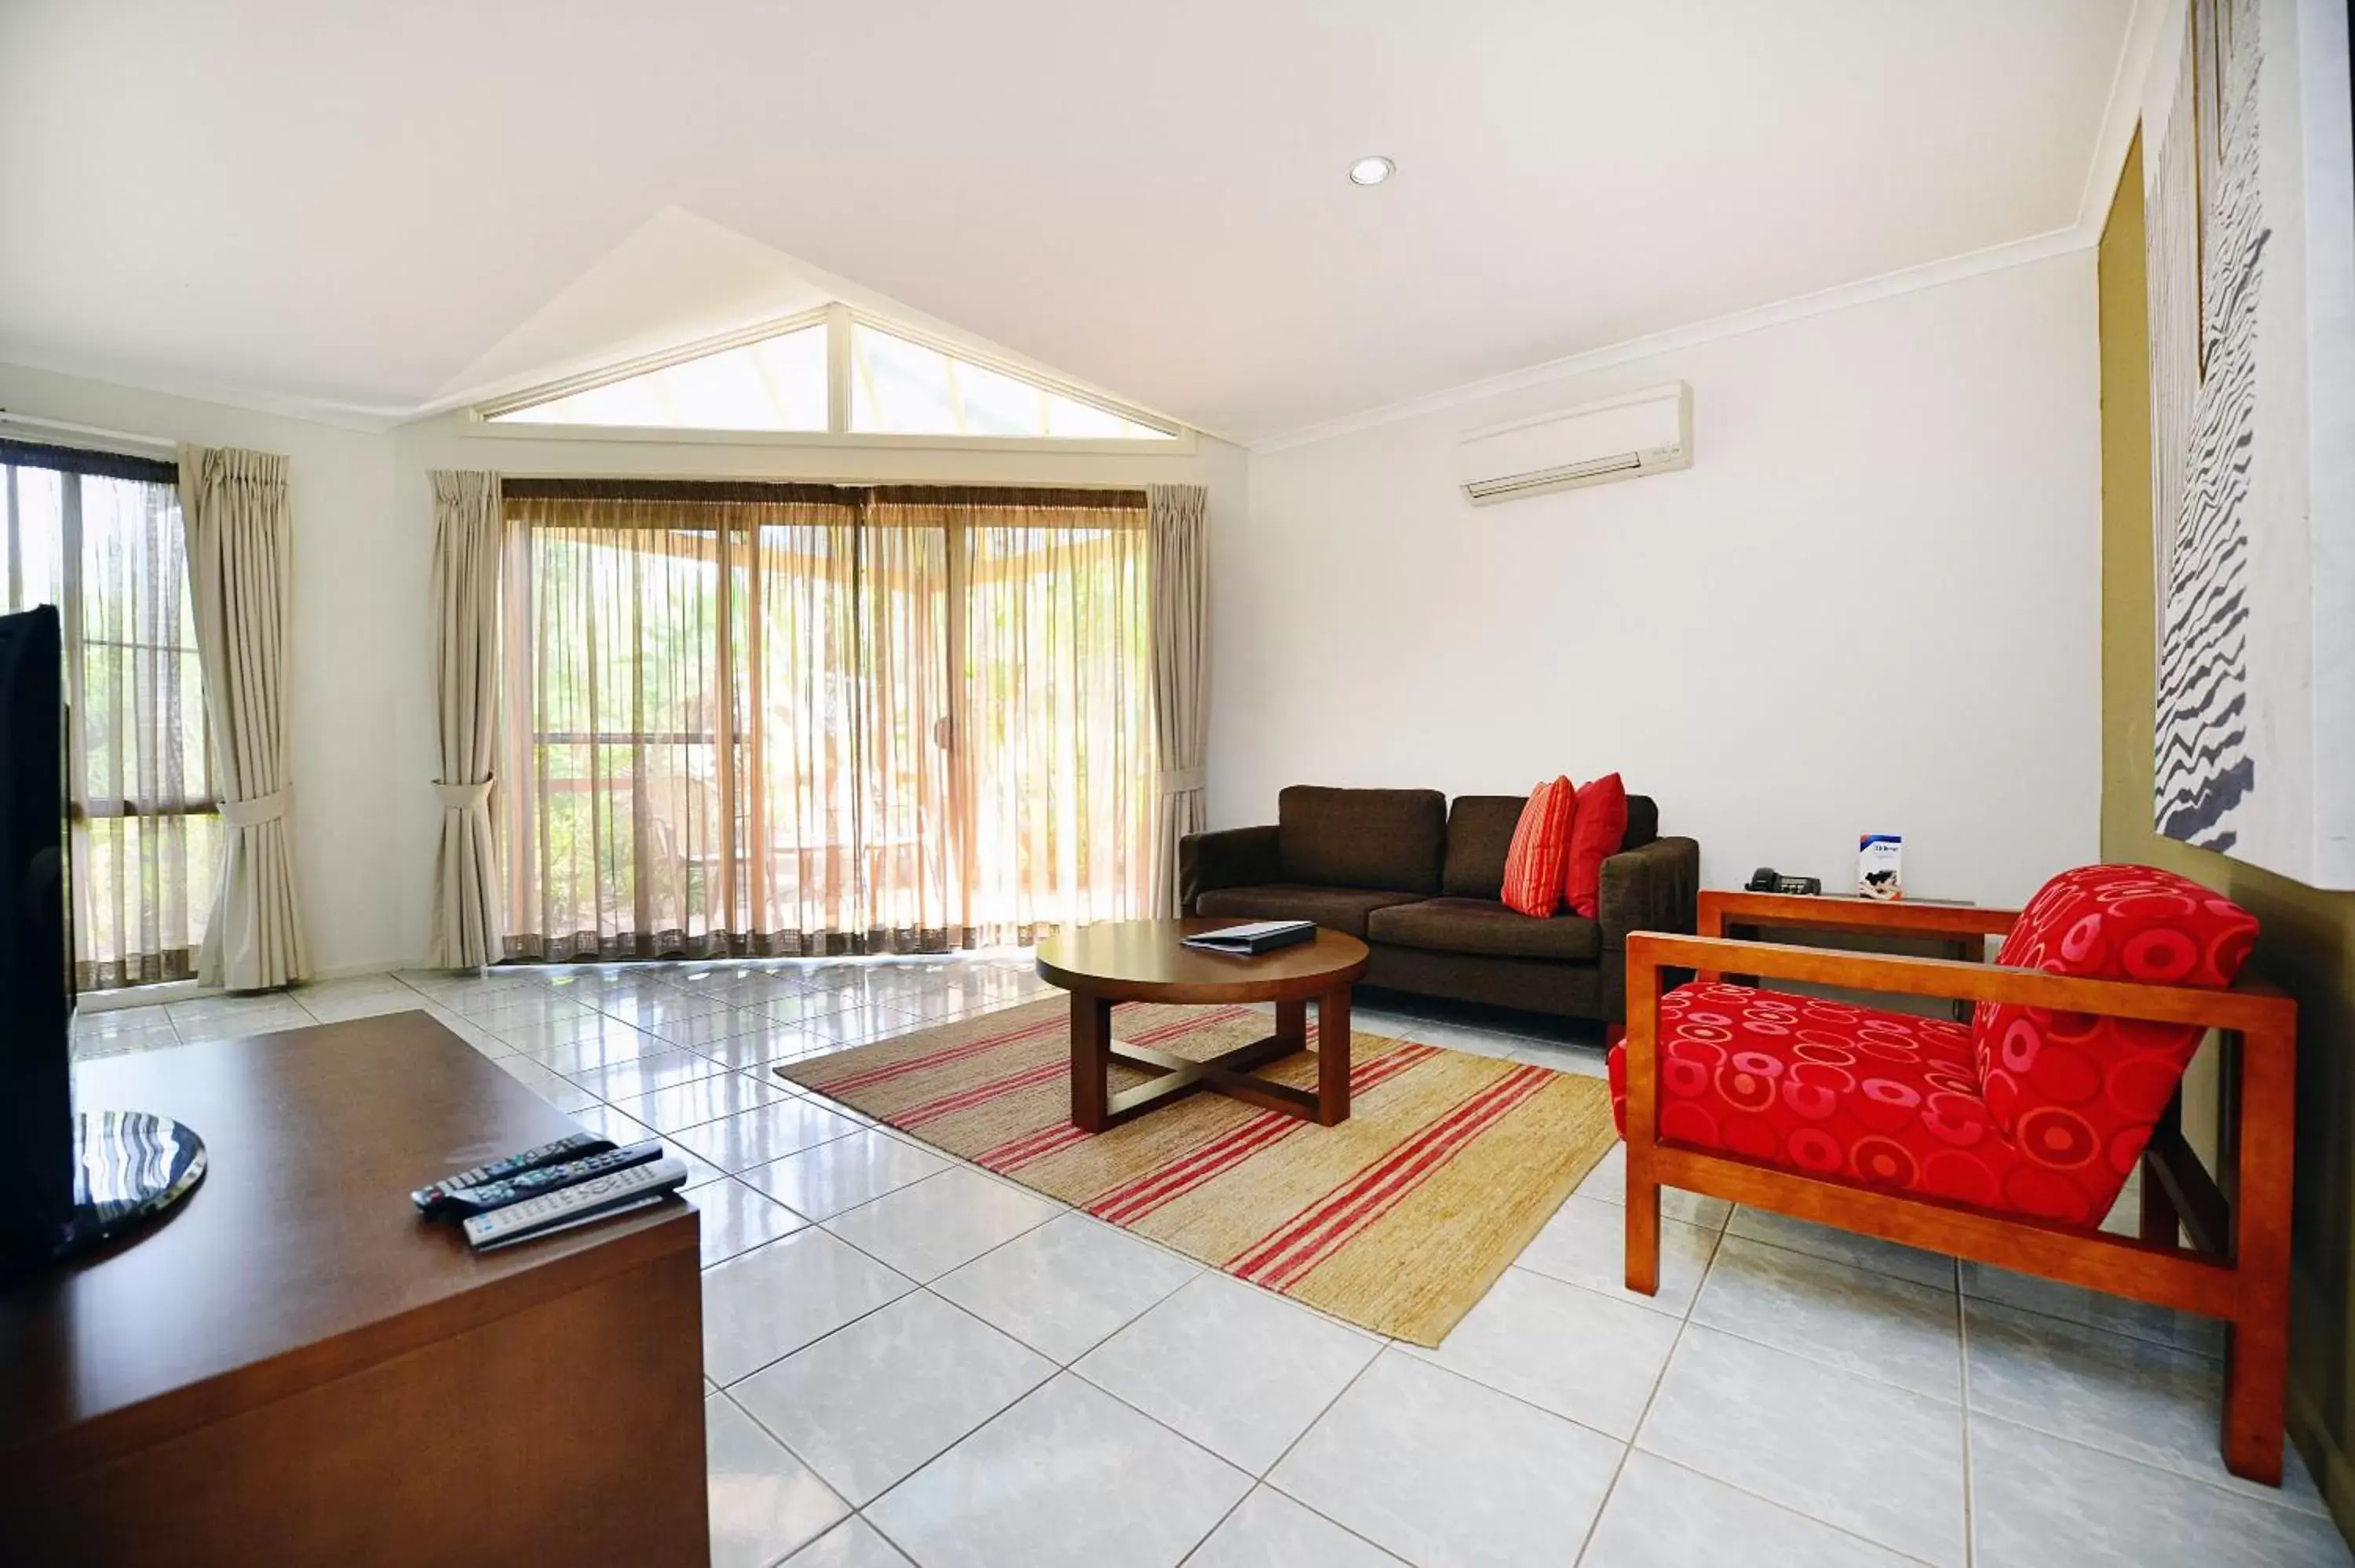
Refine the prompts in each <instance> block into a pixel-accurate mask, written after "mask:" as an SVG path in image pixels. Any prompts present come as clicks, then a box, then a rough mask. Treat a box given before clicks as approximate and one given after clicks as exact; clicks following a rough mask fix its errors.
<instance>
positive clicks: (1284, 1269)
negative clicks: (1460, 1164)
mask: <svg viewBox="0 0 2355 1568" xmlns="http://www.w3.org/2000/svg"><path fill="white" fill-rule="evenodd" d="M1552 1077H1553V1072H1552V1069H1550V1068H1547V1067H1538V1066H1524V1067H1519V1068H1517V1069H1515V1070H1514V1071H1512V1072H1510V1073H1508V1074H1506V1075H1505V1076H1503V1077H1502V1078H1499V1079H1497V1082H1495V1083H1494V1084H1491V1085H1490V1086H1488V1087H1487V1088H1486V1089H1483V1090H1481V1091H1480V1092H1479V1093H1478V1094H1476V1095H1474V1096H1472V1097H1470V1098H1469V1099H1466V1100H1465V1102H1464V1103H1463V1104H1462V1105H1459V1106H1457V1107H1455V1109H1454V1110H1452V1111H1450V1112H1448V1113H1447V1114H1446V1115H1445V1116H1444V1117H1442V1118H1439V1119H1438V1120H1437V1121H1434V1122H1433V1123H1432V1124H1431V1125H1430V1126H1429V1127H1427V1128H1423V1131H1421V1132H1419V1133H1417V1134H1416V1135H1415V1136H1414V1137H1413V1138H1412V1139H1408V1140H1407V1141H1406V1142H1404V1143H1402V1144H1400V1145H1399V1146H1398V1147H1397V1148H1395V1149H1393V1150H1390V1151H1389V1152H1388V1153H1387V1154H1385V1155H1383V1156H1382V1158H1380V1160H1375V1161H1374V1162H1373V1163H1372V1164H1370V1165H1369V1166H1367V1167H1366V1169H1365V1170H1363V1171H1359V1173H1358V1174H1357V1175H1355V1176H1353V1177H1351V1178H1350V1179H1349V1180H1348V1181H1345V1182H1343V1183H1342V1184H1341V1185H1340V1186H1339V1187H1337V1188H1335V1189H1334V1190H1333V1191H1332V1192H1330V1193H1328V1194H1327V1195H1326V1197H1325V1198H1324V1199H1323V1200H1322V1201H1320V1202H1318V1203H1317V1204H1316V1206H1315V1207H1313V1208H1311V1209H1309V1210H1307V1211H1305V1212H1304V1213H1302V1214H1301V1215H1300V1216H1299V1217H1298V1218H1296V1219H1295V1220H1294V1221H1293V1222H1292V1223H1291V1224H1288V1225H1286V1226H1284V1228H1283V1229H1282V1230H1280V1231H1277V1232H1275V1233H1274V1234H1271V1235H1269V1236H1267V1237H1266V1238H1264V1239H1263V1240H1262V1241H1261V1242H1260V1243H1259V1244H1258V1245H1256V1246H1253V1247H1252V1248H1251V1249H1249V1250H1248V1251H1247V1252H1244V1253H1241V1254H1239V1255H1236V1256H1235V1257H1234V1258H1233V1259H1231V1261H1230V1262H1229V1263H1228V1265H1227V1271H1228V1272H1229V1273H1231V1274H1232V1275H1233V1276H1234V1277H1236V1278H1238V1279H1246V1280H1249V1281H1251V1282H1252V1284H1254V1285H1261V1286H1265V1287H1267V1288H1269V1289H1271V1290H1285V1289H1289V1288H1290V1287H1292V1286H1294V1285H1295V1284H1297V1283H1298V1282H1299V1281H1300V1279H1301V1277H1303V1276H1305V1275H1306V1274H1307V1272H1308V1271H1309V1270H1310V1269H1312V1268H1314V1267H1316V1266H1317V1265H1318V1264H1319V1263H1322V1262H1324V1261H1325V1259H1327V1257H1330V1256H1331V1255H1333V1254H1334V1253H1335V1252H1337V1251H1338V1250H1339V1249H1340V1248H1341V1247H1342V1246H1343V1245H1347V1244H1348V1242H1349V1240H1350V1239H1351V1238H1353V1237H1355V1236H1356V1235H1358V1234H1360V1233H1361V1232H1363V1231H1364V1230H1365V1228H1366V1227H1367V1226H1369V1225H1370V1224H1373V1223H1374V1222H1375V1221H1376V1220H1378V1219H1380V1218H1381V1216H1382V1215H1384V1214H1386V1213H1389V1212H1390V1211H1391V1209H1393V1208H1395V1207H1396V1206H1397V1205H1398V1203H1399V1202H1401V1200H1402V1199H1404V1198H1405V1197H1406V1196H1407V1195H1408V1194H1409V1193H1411V1192H1413V1191H1414V1190H1415V1189H1416V1188H1418V1187H1420V1186H1422V1185H1423V1181H1425V1180H1427V1179H1428V1178H1429V1176H1430V1175H1431V1173H1432V1172H1433V1171H1436V1170H1438V1169H1439V1168H1440V1167H1441V1166H1442V1165H1444V1164H1445V1163H1446V1162H1447V1161H1448V1160H1451V1159H1453V1158H1455V1155H1456V1154H1457V1153H1459V1152H1460V1151H1461V1150H1463V1148H1464V1147H1465V1145H1466V1144H1468V1143H1470V1142H1471V1141H1472V1140H1473V1139H1476V1138H1477V1137H1478V1136H1479V1135H1480V1134H1481V1133H1483V1132H1486V1131H1487V1129H1488V1128H1490V1127H1493V1126H1494V1125H1495V1124H1496V1123H1497V1121H1498V1120H1499V1119H1501V1118H1503V1117H1504V1116H1505V1115H1506V1114H1507V1113H1508V1112H1509V1111H1511V1110H1512V1109H1513V1108H1514V1107H1517V1106H1518V1105H1520V1104H1521V1103H1522V1102H1523V1101H1525V1100H1527V1099H1528V1098H1529V1097H1530V1096H1531V1095H1534V1094H1536V1093H1537V1092H1538V1091H1539V1090H1540V1089H1541V1088H1543V1087H1544V1086H1546V1084H1547V1083H1548V1082H1550V1080H1551V1079H1552Z"/></svg>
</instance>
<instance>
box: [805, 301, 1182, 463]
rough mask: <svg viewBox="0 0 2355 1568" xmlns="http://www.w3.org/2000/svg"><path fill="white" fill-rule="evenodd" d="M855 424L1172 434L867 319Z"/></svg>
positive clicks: (1104, 436)
mask: <svg viewBox="0 0 2355 1568" xmlns="http://www.w3.org/2000/svg"><path fill="white" fill-rule="evenodd" d="M850 428H851V429H853V430H858V431H863V432H867V433H869V434H874V435H894V436H1028V437H1031V438H1033V439H1034V440H1035V439H1039V438H1048V439H1058V438H1060V439H1061V440H1130V441H1153V440H1163V441H1166V440H1171V439H1172V437H1173V434H1174V432H1172V431H1169V430H1165V429H1160V428H1159V427H1157V426H1154V425H1148V424H1145V423H1142V422H1141V421H1139V420H1136V419H1133V418H1128V417H1127V416H1125V415H1123V414H1119V413H1115V412H1114V411H1113V410H1112V409H1110V408H1103V407H1100V406H1099V405H1097V404H1094V403H1088V402H1082V400H1081V399H1079V398H1077V397H1071V396H1069V395H1067V394H1065V393H1061V392H1058V391H1056V390H1054V389H1053V388H1052V387H1041V386H1039V384H1038V383H1036V382H1034V381H1027V380H1025V379H1023V378H1022V377H1020V376H1014V375H1010V374H1008V373H1007V372H1006V371H1003V370H994V369H992V368H990V367H989V366H986V365H978V364H975V362H974V361H972V360H969V359H964V358H960V357H958V356H957V355H952V354H946V353H943V351H941V350H940V349H937V348H932V347H929V346H927V345H925V344H921V343H914V342H911V341H910V340H909V339H907V338H904V337H901V336H900V335H899V334H896V333H889V332H885V331H883V330H882V329H881V328H880V327H874V326H869V325H868V324H867V323H865V322H857V323H853V324H852V326H851V329H850Z"/></svg>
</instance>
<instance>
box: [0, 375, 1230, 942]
mask: <svg viewBox="0 0 2355 1568" xmlns="http://www.w3.org/2000/svg"><path fill="white" fill-rule="evenodd" d="M0 408H5V409H6V410H8V411H9V412H11V413H16V414H22V415H27V416H31V417H34V418H50V419H63V420H69V421H71V422H73V423H76V424H84V425H93V426H101V427H105V428H108V429H117V430H125V431H132V432H136V433H138V434H141V435H153V436H160V437H164V438H166V439H168V440H187V441H196V442H199V443H202V444H206V445H233V446H244V447H252V448H256V449H258V450H263V451H272V452H282V453H285V454H286V455H287V456H288V457H290V458H291V459H292V460H293V505H294V534H295V540H294V645H293V651H292V656H291V657H292V662H293V681H292V685H293V708H292V712H291V714H290V717H289V724H290V726H291V729H292V735H291V736H290V741H291V745H292V747H293V772H294V782H295V790H296V806H295V822H294V833H295V856H296V877H297V881H298V884H299V893H300V896H301V898H302V901H303V907H304V918H305V921H306V924H307V927H308V933H307V934H308V936H309V939H310V946H311V956H312V962H313V965H314V968H315V969H317V970H318V971H319V972H320V973H321V974H322V975H333V974H339V973H354V972H358V971H362V970H366V969H382V968H386V967H389V966H395V965H407V964H414V963H420V962H421V961H422V960H423V957H424V953H425V945H426V938H427V928H428V922H429V918H430V909H431V894H432V866H433V853H434V848H435V845H436V843H437V842H438V840H439V835H440V832H441V811H440V807H439V805H438V803H437V802H436V801H435V800H434V797H433V792H432V779H433V778H434V777H435V774H436V770H437V768H438V767H439V758H438V757H437V755H436V752H435V742H434V720H433V708H432V700H433V699H432V657H433V655H432V612H431V606H430V603H429V599H430V589H431V583H432V544H433V516H432V481H431V479H430V478H429V475H430V473H431V471H432V470H434V469H437V468H489V469H495V470H497V471H501V472H505V473H517V474H532V475H536V476H546V475H581V476H596V475H623V474H629V475H655V474H659V475H665V476H670V477H679V478H717V477H728V478H754V479H758V478H777V479H832V480H841V481H856V480H900V481H908V482H935V483H954V482H972V483H1021V482H1030V483H1056V484H1073V485H1135V484H1144V483H1147V482H1157V481H1167V482H1195V483H1200V484H1204V485H1207V486H1208V487H1209V491H1210V507H1211V514H1212V516H1213V517H1214V518H1217V517H1219V516H1221V515H1223V514H1231V515H1232V516H1233V517H1234V518H1235V519H1237V520H1238V521H1240V519H1241V516H1242V514H1243V509H1244V505H1245V500H1244V497H1245V488H1244V486H1245V475H1244V463H1243V454H1242V453H1241V451H1240V450H1237V449H1235V448H1233V447H1230V446H1227V445H1225V444H1223V443H1221V442H1219V441H1214V440H1207V439H1205V440H1202V441H1201V442H1200V443H1199V446H1198V447H1197V449H1196V450H1194V451H1193V452H1191V453H1188V454H1181V455H1171V456H1167V457H1163V456H1144V457H1129V456H1106V455H1100V454H1094V455H1092V454H1042V453H1039V452H1036V451H1030V452H1019V451H977V452H976V451H955V450H938V449H932V450H890V451H882V450H846V449H843V448H838V447H837V448H825V447H809V446H792V445H776V444H765V443H710V444H698V443H695V442H645V441H606V440H567V439H562V438H549V439H540V440H532V439H516V438H509V437H504V436H493V435H486V434H484V433H483V432H482V429H481V427H479V426H474V425H472V424H469V423H468V422H467V421H466V420H465V419H464V418H463V417H460V416H455V415H453V416H447V417H444V418H439V419H433V420H427V421H423V422H421V423H418V424H414V425H410V426H404V427H402V428H400V429H394V430H387V431H365V430H351V429H340V428H337V427H334V426H329V425H323V424H316V423H313V422H310V421H307V420H303V419H296V418H284V417H282V416H278V415H273V414H266V413H257V412H252V411H250V410H247V409H244V408H231V407H228V406H225V405H221V404H216V403H208V402H201V401H197V400H193V399H189V398H185V397H166V396H164V395H161V394H157V393H151V392H145V391H141V390H137V389H134V388H131V387H119V386H114V385H112V384H109V383H105V382H99V381H88V380H81V379H78V378H75V377H71V376H57V375H52V374H50V373H48V372H46V371H37V370H30V369H26V368H23V367H20V366H10V365H5V364H0ZM18 433H20V434H22V435H24V436H25V437H27V439H39V437H38V433H37V432H36V431H31V430H23V431H20V432H18ZM84 444H91V443H84ZM96 444H103V443H96Z"/></svg>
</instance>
